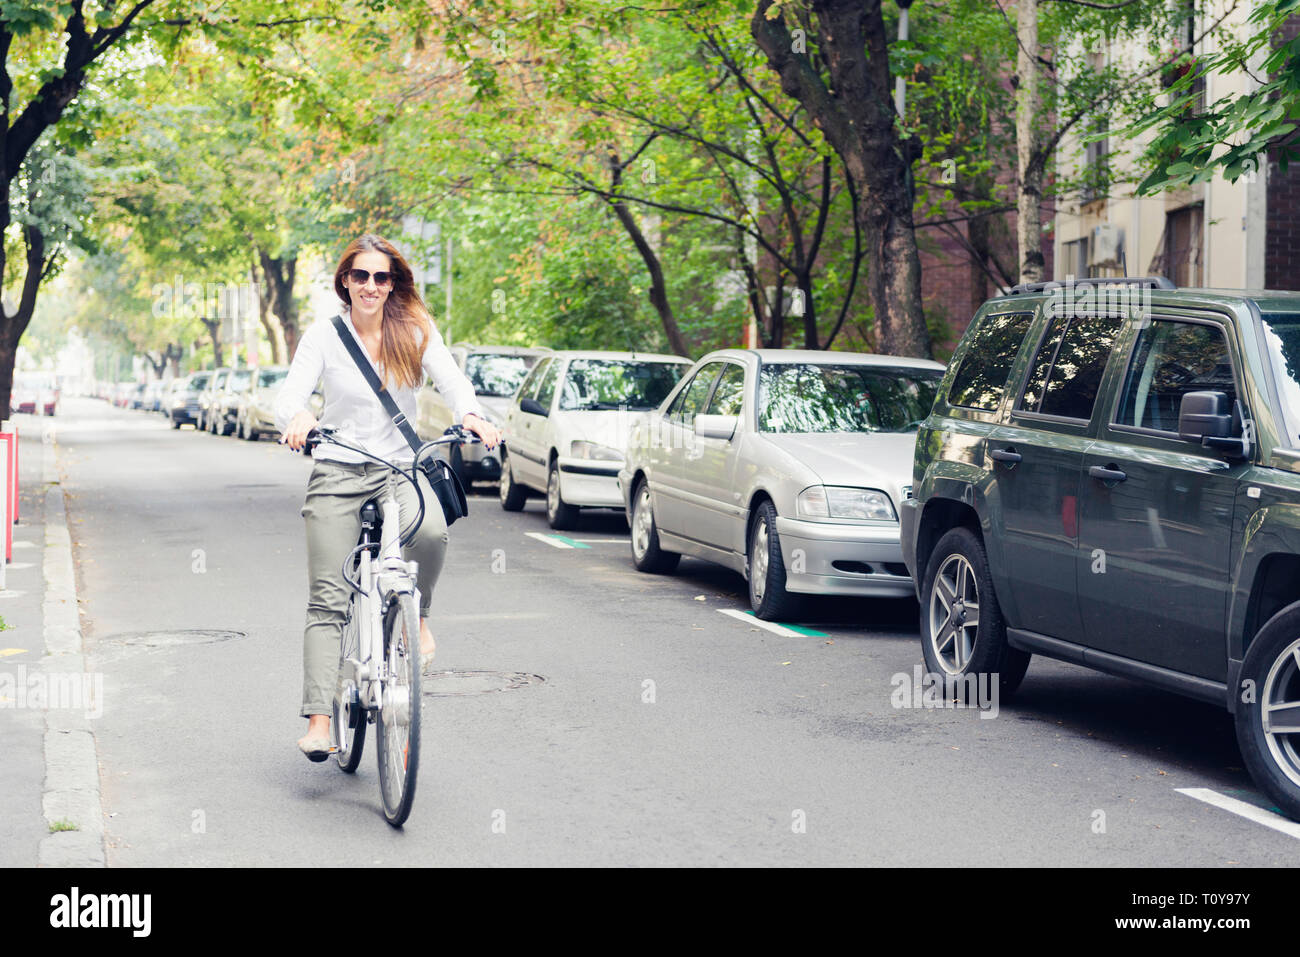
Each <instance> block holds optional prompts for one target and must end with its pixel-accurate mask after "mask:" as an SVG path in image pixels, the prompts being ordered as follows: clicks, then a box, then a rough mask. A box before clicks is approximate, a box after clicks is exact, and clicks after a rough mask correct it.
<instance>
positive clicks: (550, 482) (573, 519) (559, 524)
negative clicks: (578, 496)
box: [546, 458, 579, 532]
mask: <svg viewBox="0 0 1300 957" xmlns="http://www.w3.org/2000/svg"><path fill="white" fill-rule="evenodd" d="M578 514H579V509H578V506H576V505H570V504H569V503H568V502H566V501H565V500H564V496H563V495H562V494H561V492H560V462H559V459H555V458H552V459H551V470H550V471H549V472H548V473H547V474H546V521H547V522H549V523H550V525H551V528H553V529H555V530H556V531H557V532H563V531H567V530H568V529H571V528H576V527H577V525H578Z"/></svg>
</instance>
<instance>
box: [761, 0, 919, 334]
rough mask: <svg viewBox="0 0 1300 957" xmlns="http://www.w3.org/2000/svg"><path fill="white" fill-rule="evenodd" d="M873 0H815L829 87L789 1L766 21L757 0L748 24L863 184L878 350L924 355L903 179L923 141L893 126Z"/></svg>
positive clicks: (881, 27) (862, 220) (768, 4)
mask: <svg viewBox="0 0 1300 957" xmlns="http://www.w3.org/2000/svg"><path fill="white" fill-rule="evenodd" d="M880 3H881V0H812V2H811V7H812V10H813V12H814V13H815V14H816V18H817V25H816V29H817V35H818V48H819V52H820V54H821V58H822V59H823V60H824V61H825V63H826V66H827V68H828V71H829V86H830V88H829V89H828V88H827V83H826V82H824V81H823V80H822V77H821V75H820V74H819V72H818V70H817V68H816V66H815V65H814V64H813V63H812V61H810V60H809V58H808V56H807V55H806V54H804V53H801V52H800V53H796V52H795V50H796V47H798V48H799V49H802V45H801V44H796V43H794V42H793V41H792V37H791V34H790V31H789V29H787V27H786V23H785V19H784V18H785V17H786V16H787V15H791V16H793V14H787V13H786V12H785V10H786V8H784V7H782V8H779V9H781V11H782V12H781V14H780V15H778V16H777V17H775V18H774V19H768V12H769V10H770V9H771V8H772V0H759V4H758V9H757V10H756V11H755V13H754V15H753V17H752V18H751V20H750V29H751V32H752V33H753V36H754V39H755V41H756V42H757V43H758V46H759V47H760V48H761V49H762V50H763V52H764V53H765V54H766V56H767V61H768V64H769V65H770V66H771V67H772V68H773V69H774V70H775V71H776V72H777V74H778V75H779V76H780V78H781V88H782V90H784V91H785V93H786V94H787V95H789V96H792V97H794V98H795V99H796V100H798V101H799V102H800V103H801V104H802V105H803V106H804V108H805V109H807V110H808V112H809V115H810V116H811V117H812V119H813V122H814V123H815V124H816V125H817V127H818V128H819V129H821V130H822V132H823V133H824V134H825V136H826V139H827V141H828V142H829V143H830V144H831V146H832V147H834V149H835V151H836V152H837V153H839V155H840V157H841V158H842V159H843V161H844V165H845V167H846V169H847V170H848V172H849V175H850V176H851V177H852V178H853V180H854V182H856V183H857V184H858V185H859V188H860V190H861V196H860V199H861V202H860V203H859V205H858V210H857V215H858V223H859V226H860V227H861V229H862V232H863V235H864V236H866V237H867V243H868V259H869V263H870V266H869V270H870V271H869V277H868V291H869V293H870V297H871V304H872V307H873V309H874V311H875V321H876V332H877V348H878V349H879V351H881V352H884V353H889V354H893V355H912V356H923V357H929V356H930V355H931V349H930V334H929V331H928V330H927V329H926V326H925V316H924V313H923V312H922V309H921V261H920V256H919V255H918V253H917V249H916V233H915V231H914V229H913V222H912V191H911V186H910V183H909V174H910V171H911V166H912V163H913V162H914V161H915V160H916V158H917V157H918V156H919V155H920V143H919V142H918V141H917V140H916V139H915V138H909V139H907V140H901V139H900V138H899V136H898V132H897V128H896V126H895V119H896V116H895V112H894V103H893V83H892V81H891V78H890V74H889V41H888V37H887V36H886V31H885V23H884V19H883V17H882V16H881V10H880ZM801 29H802V27H801ZM832 91H834V92H832Z"/></svg>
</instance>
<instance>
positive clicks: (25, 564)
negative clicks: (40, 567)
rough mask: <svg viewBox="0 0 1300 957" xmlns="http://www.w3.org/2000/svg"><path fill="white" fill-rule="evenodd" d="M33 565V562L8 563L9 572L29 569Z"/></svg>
mask: <svg viewBox="0 0 1300 957" xmlns="http://www.w3.org/2000/svg"><path fill="white" fill-rule="evenodd" d="M34 564H35V562H10V563H9V570H10V571H11V572H12V571H17V570H19V569H21V568H31V567H32V566H33V565H34Z"/></svg>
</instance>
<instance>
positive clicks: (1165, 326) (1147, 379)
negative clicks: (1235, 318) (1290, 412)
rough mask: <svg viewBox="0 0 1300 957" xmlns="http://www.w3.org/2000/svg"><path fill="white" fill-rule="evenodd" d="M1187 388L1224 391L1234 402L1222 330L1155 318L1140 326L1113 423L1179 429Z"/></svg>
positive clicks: (1233, 386)
mask: <svg viewBox="0 0 1300 957" xmlns="http://www.w3.org/2000/svg"><path fill="white" fill-rule="evenodd" d="M1189 392H1226V393H1227V394H1228V404H1229V407H1230V408H1231V406H1232V404H1233V403H1234V402H1236V400H1237V384H1236V382H1235V381H1234V380H1233V376H1232V360H1231V359H1230V358H1229V356H1228V344H1227V343H1226V342H1225V341H1224V339H1223V330H1221V329H1220V328H1219V327H1218V326H1210V325H1205V324H1203V323H1199V322H1171V321H1167V320H1160V319H1157V320H1155V321H1154V322H1152V323H1151V324H1150V325H1148V326H1147V327H1146V328H1145V329H1143V330H1142V333H1141V335H1140V336H1139V337H1138V343H1137V348H1136V349H1134V350H1133V362H1132V364H1131V365H1130V366H1129V371H1128V381H1127V382H1125V383H1124V397H1123V399H1122V401H1121V402H1120V407H1119V413H1118V414H1117V415H1116V417H1115V424H1116V425H1129V426H1139V427H1141V428H1144V429H1156V430H1158V431H1161V432H1177V431H1178V407H1179V405H1180V404H1181V403H1182V401H1183V396H1185V395H1186V394H1187V393H1189Z"/></svg>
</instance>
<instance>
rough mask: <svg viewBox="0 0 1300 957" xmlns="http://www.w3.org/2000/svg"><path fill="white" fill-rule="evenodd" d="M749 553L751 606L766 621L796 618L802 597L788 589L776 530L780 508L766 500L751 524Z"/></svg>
mask: <svg viewBox="0 0 1300 957" xmlns="http://www.w3.org/2000/svg"><path fill="white" fill-rule="evenodd" d="M746 543H747V547H746V550H745V554H746V562H747V570H748V573H749V574H748V575H747V577H748V579H749V607H750V608H752V609H753V611H754V614H755V615H757V616H758V617H759V618H762V619H763V620H764V621H778V620H780V619H786V618H792V617H794V615H796V614H797V613H798V611H799V605H800V600H799V596H798V595H795V594H792V593H791V592H789V591H787V590H786V587H785V559H784V558H783V557H782V555H781V538H780V536H779V535H778V534H777V531H776V506H775V505H773V504H772V503H771V502H768V501H764V502H763V503H762V504H761V505H759V506H758V508H757V509H755V511H754V518H753V520H752V521H751V522H750V523H749V535H748V536H747V538H746Z"/></svg>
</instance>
